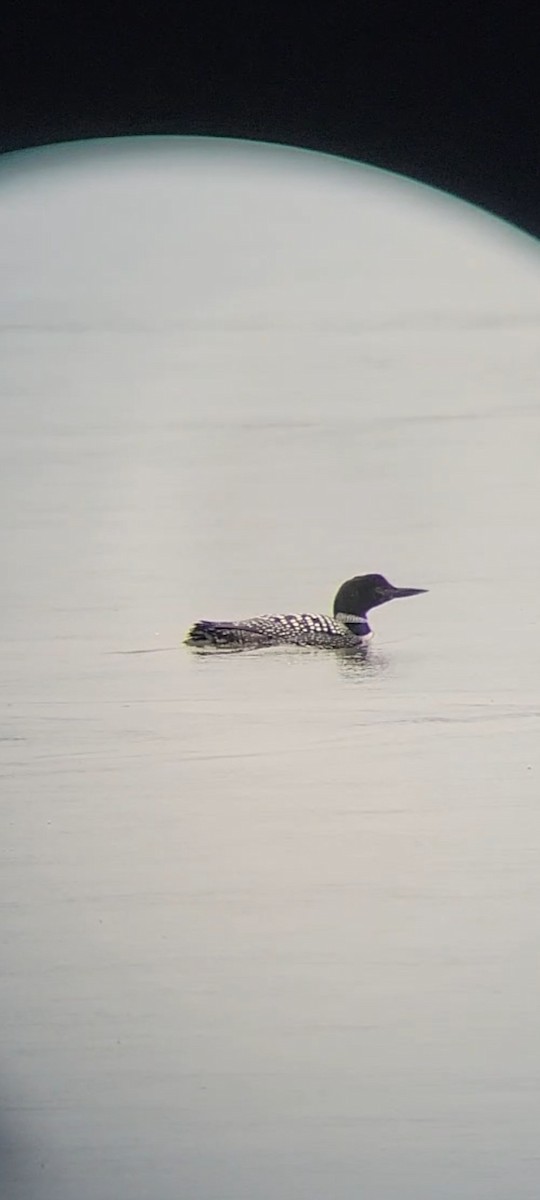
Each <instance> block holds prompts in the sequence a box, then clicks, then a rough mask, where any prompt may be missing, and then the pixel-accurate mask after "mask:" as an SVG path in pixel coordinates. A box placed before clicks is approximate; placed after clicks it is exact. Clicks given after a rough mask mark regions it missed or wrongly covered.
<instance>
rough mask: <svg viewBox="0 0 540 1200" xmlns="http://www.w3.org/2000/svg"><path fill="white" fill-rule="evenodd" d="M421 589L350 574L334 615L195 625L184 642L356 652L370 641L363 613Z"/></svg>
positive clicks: (293, 615)
mask: <svg viewBox="0 0 540 1200" xmlns="http://www.w3.org/2000/svg"><path fill="white" fill-rule="evenodd" d="M426 590H427V589H426V588H399V587H394V585H393V584H392V583H389V582H388V580H387V579H385V578H384V575H355V576H354V578H353V579H347V580H346V582H345V583H342V585H341V587H340V588H339V589H338V591H337V592H336V596H335V599H334V607H333V613H334V615H333V617H329V616H325V615H323V614H320V613H277V614H276V615H275V616H274V615H266V614H264V615H263V616H260V617H248V619H247V620H245V621H197V622H196V623H195V625H193V626H192V628H191V629H190V630H189V633H188V635H187V637H186V639H185V640H186V644H187V645H188V646H195V647H197V646H198V647H205V646H206V647H207V646H214V647H217V648H219V649H241V648H245V649H248V648H249V647H257V646H280V645H289V646H321V647H327V648H328V649H329V650H336V649H340V648H345V647H349V648H350V649H356V650H361V649H363V648H365V647H366V646H367V644H368V642H369V640H370V638H372V637H373V632H372V630H371V628H370V625H369V622H368V619H367V613H368V612H370V610H371V609H372V608H377V607H378V605H380V604H386V603H387V601H388V600H397V599H398V598H399V597H400V596H419V595H420V594H421V593H423V592H425V591H426Z"/></svg>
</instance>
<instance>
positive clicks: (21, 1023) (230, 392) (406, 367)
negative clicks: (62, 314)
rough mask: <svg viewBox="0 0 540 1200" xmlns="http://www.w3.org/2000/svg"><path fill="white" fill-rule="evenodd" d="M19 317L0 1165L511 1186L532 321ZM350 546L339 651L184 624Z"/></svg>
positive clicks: (164, 1195)
mask: <svg viewBox="0 0 540 1200" xmlns="http://www.w3.org/2000/svg"><path fill="white" fill-rule="evenodd" d="M23 258H24V255H23ZM486 311H487V310H486ZM539 311H540V305H539ZM8 315H9V314H8ZM480 316H482V314H481V313H480ZM488 317H489V313H488ZM16 318H17V320H16V321H13V322H12V325H13V324H16V325H17V327H16V328H12V327H10V328H6V329H5V330H4V333H3V363H4V366H3V375H4V380H5V382H4V399H3V404H2V429H3V433H2V440H1V444H0V459H1V488H2V503H1V507H0V552H1V556H2V561H3V563H4V571H3V580H2V584H1V587H2V634H1V636H2V661H3V671H2V679H1V682H0V689H1V696H2V726H1V740H2V744H1V746H0V750H1V755H2V762H3V766H2V790H3V812H4V829H3V843H4V850H3V871H2V874H3V883H2V896H3V942H4V948H3V962H4V972H3V988H2V998H1V1000H0V1013H1V1021H0V1028H1V1036H2V1067H3V1085H2V1099H3V1103H4V1118H3V1120H4V1128H3V1137H4V1141H5V1147H6V1148H5V1153H4V1163H5V1167H4V1175H5V1179H6V1185H5V1188H6V1190H5V1191H4V1194H5V1195H6V1196H9V1197H11V1196H13V1197H17V1198H22V1200H27V1197H28V1198H30V1197H32V1198H33V1197H34V1196H35V1197H37V1196H39V1197H42V1198H44V1200H52V1197H55V1200H71V1198H72V1197H75V1196H77V1197H78V1200H113V1198H114V1200H147V1198H148V1197H149V1196H150V1195H152V1196H155V1197H156V1198H157V1200H176V1198H177V1197H180V1196H181V1197H182V1198H185V1200H277V1198H278V1197H280V1198H281V1197H286V1198H288V1197H291V1198H292V1197H294V1198H295V1200H327V1198H328V1197H332V1200H353V1198H354V1200H357V1197H364V1196H365V1197H366V1198H367V1197H369V1198H370V1200H371V1198H375V1200H432V1198H434V1197H437V1200H454V1198H455V1197H457V1196H459V1197H460V1198H461V1197H465V1198H466V1200H507V1198H508V1197H509V1196H512V1197H515V1198H516V1200H533V1197H534V1198H535V1200H536V1197H537V1196H538V1119H539V1110H540V1102H539V1091H540V1038H539V1034H538V982H539V972H538V961H539V956H538V948H539V936H540V869H539V868H540V812H539V780H540V752H539V738H538V729H539V716H540V682H539V681H540V640H539V638H538V631H539V599H538V598H539V595H540V565H539V559H538V552H537V530H538V523H539V517H540V511H539V508H540V501H539V487H538V482H537V469H538V468H537V463H538V452H537V447H538V444H539V438H540V411H539V409H538V404H537V389H536V380H537V369H538V356H539V354H538V327H537V324H535V322H534V321H530V320H529V322H528V321H527V320H525V319H523V320H522V321H516V320H511V319H510V317H508V318H505V316H504V313H503V315H502V316H501V317H500V320H498V322H496V327H493V323H492V322H491V324H490V321H491V318H489V319H487V318H486V320H484V321H482V320H481V319H479V321H478V322H477V324H476V326H474V327H473V326H472V325H471V327H462V326H460V324H459V322H458V323H457V324H456V323H455V322H454V323H452V321H451V320H448V321H447V322H446V324H443V326H441V327H438V328H429V327H428V328H426V327H425V326H423V327H421V326H419V325H418V322H417V324H416V325H414V326H413V327H412V328H391V329H385V328H378V329H371V330H367V331H364V333H363V334H362V336H361V337H360V340H359V339H358V337H356V336H354V337H353V336H352V335H351V334H349V333H347V332H346V331H345V332H343V331H340V330H334V331H330V332H328V331H327V332H326V333H325V332H324V331H321V329H320V328H317V329H315V330H314V331H311V332H310V331H309V330H307V331H306V330H304V331H303V332H302V331H300V332H299V333H297V334H296V335H295V337H294V338H292V337H291V334H290V332H288V331H287V330H284V329H280V328H277V329H276V328H272V327H271V326H268V327H265V328H262V329H252V330H249V331H248V332H246V331H245V330H244V331H242V330H241V329H240V330H238V329H233V330H232V331H231V330H229V331H228V332H223V331H221V330H213V331H212V330H211V329H210V330H208V329H207V330H204V329H202V330H191V331H187V332H184V334H183V335H182V337H181V338H180V337H178V336H177V335H176V334H173V333H171V332H170V331H169V332H165V333H162V332H161V333H160V332H159V331H156V330H155V329H152V328H146V329H144V328H143V329H139V330H135V331H133V330H132V331H130V330H129V329H128V330H126V329H121V330H119V329H118V328H115V327H113V326H112V325H111V326H109V327H107V328H105V329H101V330H100V329H96V328H95V327H93V326H89V327H88V328H80V329H74V328H70V326H69V323H64V324H63V325H60V326H59V327H57V328H55V329H52V330H51V329H46V328H44V327H43V325H40V326H34V325H32V323H31V322H30V323H29V327H25V328H21V320H20V312H19V311H18V312H17V314H16ZM8 324H9V322H8ZM242 380H243V385H242V383H241V381H242ZM286 381H288V382H286ZM242 386H243V389H244V390H243V391H242ZM363 571H382V572H384V573H385V574H388V575H389V577H390V578H391V579H392V580H393V581H395V582H396V583H398V584H402V585H411V586H415V585H417V586H425V587H428V588H429V589H430V590H429V594H428V595H427V596H423V597H418V598H417V599H411V600H409V601H403V602H402V603H398V602H396V603H394V604H392V605H389V606H388V607H387V608H382V609H380V610H377V611H376V612H375V613H374V614H373V616H374V620H373V625H374V628H375V631H376V635H377V636H376V639H375V641H374V643H373V649H372V650H371V652H370V655H369V657H368V659H367V660H366V662H359V661H357V660H355V659H354V657H347V656H340V655H339V654H338V653H333V652H331V653H324V652H320V651H309V650H287V649H283V648H282V649H279V650H275V651H274V650H263V651H259V652H250V653H245V654H224V655H219V654H206V655H204V654H197V653H194V652H191V651H188V650H187V649H186V648H185V647H183V646H182V645H181V639H182V637H183V636H184V633H185V631H186V629H187V627H188V625H189V624H190V622H191V621H192V620H193V619H195V618H196V617H201V616H204V617H220V616H222V617H235V616H238V617H240V616H243V615H253V614H254V613H257V612H260V611H272V610H282V611H283V610H284V611H298V610H302V609H308V610H309V609H311V610H321V609H322V610H328V608H329V606H330V604H331V600H332V596H333V592H334V591H335V589H336V587H337V585H338V584H339V583H340V582H341V581H342V580H343V579H344V578H346V577H347V575H349V574H352V573H358V572H363Z"/></svg>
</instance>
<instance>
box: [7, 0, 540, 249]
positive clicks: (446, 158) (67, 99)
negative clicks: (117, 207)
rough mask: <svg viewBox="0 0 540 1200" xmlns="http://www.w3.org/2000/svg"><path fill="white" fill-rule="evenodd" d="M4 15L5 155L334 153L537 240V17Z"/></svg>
mask: <svg viewBox="0 0 540 1200" xmlns="http://www.w3.org/2000/svg"><path fill="white" fill-rule="evenodd" d="M86 9H88V10H89V9H90V6H85V8H83V7H82V6H79V5H75V4H72V5H71V7H70V8H69V9H66V11H65V12H63V11H62V9H61V8H58V7H56V8H52V7H50V6H42V7H41V8H40V9H39V10H36V11H35V12H34V11H33V10H32V11H31V10H30V9H29V8H27V7H26V6H25V5H24V3H22V4H21V5H19V6H17V5H15V4H13V5H12V7H11V9H10V12H9V15H8V17H7V19H6V18H4V22H3V32H2V37H1V39H0V40H1V49H0V60H1V61H0V70H1V87H2V113H1V116H2V120H1V136H0V149H1V150H2V151H9V150H15V149H19V148H21V147H28V146H35V145H42V144H44V143H51V142H61V141H70V140H74V139H79V138H94V137H104V136H106V137H111V136H122V135H130V134H132V135H133V134H156V133H166V134H192V135H193V134H196V135H208V136H226V137H236V138H249V139H257V140H261V141H267V142H268V141H270V142H278V143H283V144H286V145H292V146H303V147H309V148H311V149H315V150H323V151H327V152H330V153H334V154H340V155H345V156H347V157H350V158H353V159H358V160H361V161H364V162H368V163H373V164H375V165H377V166H380V167H385V168H387V169H389V170H392V171H397V172H400V173H402V174H404V175H408V176H411V177H412V178H415V179H418V180H422V181H423V182H426V183H429V184H433V185H434V186H435V187H437V188H442V189H444V190H446V191H449V192H453V193H455V194H456V195H459V196H462V197H463V198H465V199H466V200H469V201H472V202H473V203H475V204H478V205H481V206H483V207H484V208H487V209H489V210H491V211H492V212H493V213H496V214H497V215H498V216H501V217H504V218H506V219H507V220H510V221H512V222H514V223H515V224H516V225H520V226H521V227H522V228H523V229H525V230H527V231H528V232H529V233H532V234H535V235H539V234H540V175H539V170H538V162H539V154H538V150H539V137H538V131H539V125H540V89H539V86H538V82H537V79H538V77H540V70H539V67H538V61H539V55H538V19H537V18H536V17H535V16H534V15H533V13H534V9H533V6H531V17H530V18H528V17H527V15H526V13H525V12H522V11H521V10H520V8H519V7H516V6H515V5H513V6H511V11H510V6H507V7H505V8H503V9H502V10H501V12H498V11H497V6H496V5H491V6H489V7H487V8H486V10H483V11H481V12H476V11H475V7H474V6H471V9H470V12H469V13H468V14H467V13H464V14H463V15H460V14H459V13H458V12H457V9H456V6H452V5H440V4H432V7H431V9H430V10H429V11H424V10H423V9H422V8H420V7H419V6H418V5H415V4H414V3H412V4H394V5H389V4H387V3H385V2H384V0H379V2H378V3H377V2H376V0H372V2H371V3H370V4H367V3H360V4H357V5H355V6H354V8H351V9H349V8H348V7H345V6H344V5H341V4H339V3H334V4H331V5H329V4H327V5H326V6H322V7H320V8H319V9H318V10H317V9H316V7H315V6H314V5H313V4H310V5H308V4H301V5H294V4H290V5H289V7H288V8H286V9H281V8H280V7H279V6H277V5H276V4H268V3H266V2H265V0H260V2H259V3H257V0H253V2H252V4H251V5H250V6H249V7H248V6H245V5H244V4H240V5H238V4H236V5H235V4H232V3H229V4H228V5H224V4H219V3H218V0H216V8H214V7H213V6H211V5H209V4H207V3H205V2H204V0H200V2H199V3H192V4H181V3H177V4H174V3H173V4H169V5H160V4H159V3H157V4H155V5H153V6H148V8H147V9H146V10H141V9H139V8H138V7H136V6H135V5H125V4H122V5H118V6H115V5H114V4H112V5H111V6H109V8H108V9H107V10H104V11H103V13H101V14H100V13H99V11H98V12H97V13H96V11H95V10H94V9H93V8H92V10H91V11H86Z"/></svg>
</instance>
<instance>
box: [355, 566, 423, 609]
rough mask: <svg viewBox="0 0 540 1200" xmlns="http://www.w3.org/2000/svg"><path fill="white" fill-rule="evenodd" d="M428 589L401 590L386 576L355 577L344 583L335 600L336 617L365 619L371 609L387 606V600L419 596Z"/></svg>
mask: <svg viewBox="0 0 540 1200" xmlns="http://www.w3.org/2000/svg"><path fill="white" fill-rule="evenodd" d="M426 591H427V588H410V587H409V588H400V587H394V585H393V584H392V583H389V582H388V580H387V579H385V578H384V575H355V576H354V579H347V580H346V582H345V583H342V585H341V587H340V589H339V591H338V592H337V593H336V598H335V600H334V616H335V617H336V616H337V615H338V614H339V613H350V614H351V616H355V617H365V615H366V613H368V612H369V610H370V609H371V608H377V606H378V605H379V604H386V602H387V600H398V599H399V597H400V596H419V595H420V594H421V593H423V592H426Z"/></svg>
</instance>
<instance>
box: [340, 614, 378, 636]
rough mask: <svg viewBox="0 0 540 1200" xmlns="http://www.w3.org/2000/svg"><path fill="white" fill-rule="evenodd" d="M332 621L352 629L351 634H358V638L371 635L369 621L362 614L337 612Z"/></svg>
mask: <svg viewBox="0 0 540 1200" xmlns="http://www.w3.org/2000/svg"><path fill="white" fill-rule="evenodd" d="M334 620H335V621H341V624H342V625H347V627H348V628H351V627H352V628H351V633H358V635H359V636H361V635H363V634H365V633H371V628H370V624H369V621H368V619H367V617H366V616H365V615H363V614H362V615H360V614H359V613H342V612H338V613H336V614H335V617H334Z"/></svg>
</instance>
